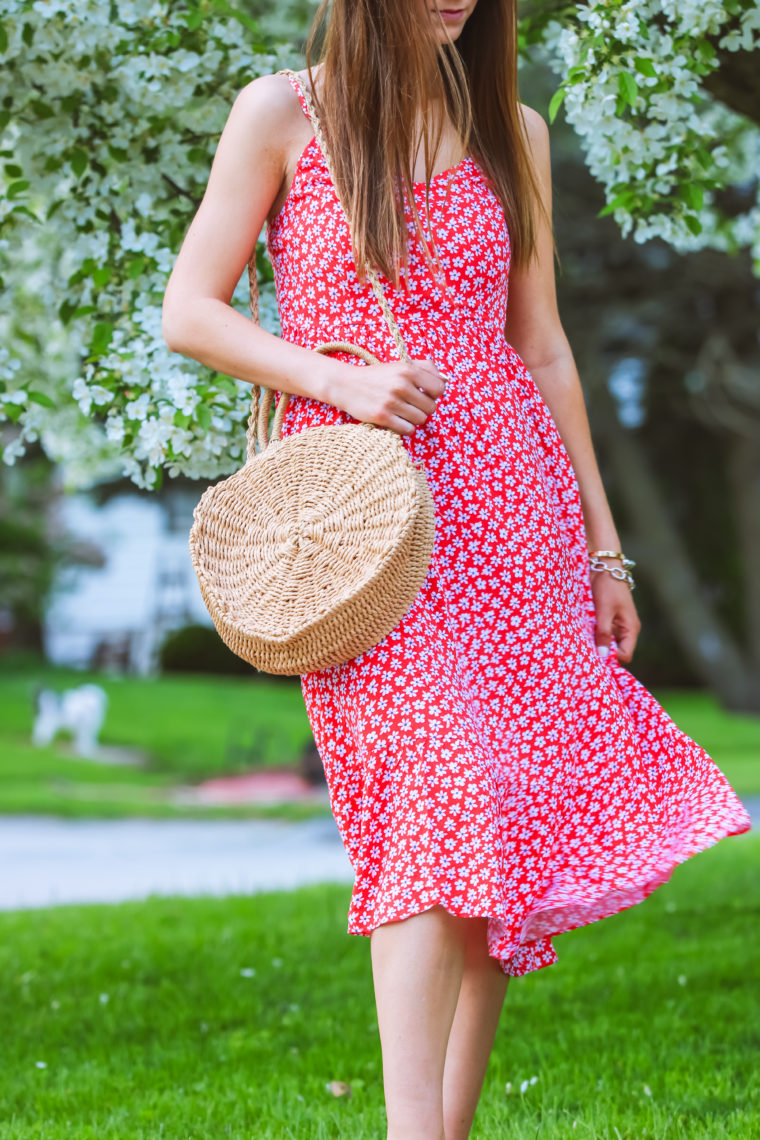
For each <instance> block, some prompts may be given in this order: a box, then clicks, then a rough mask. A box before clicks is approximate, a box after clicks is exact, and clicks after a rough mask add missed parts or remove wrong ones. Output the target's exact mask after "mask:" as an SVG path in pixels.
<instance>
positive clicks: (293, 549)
mask: <svg viewBox="0 0 760 1140" xmlns="http://www.w3.org/2000/svg"><path fill="white" fill-rule="evenodd" d="M309 106H310V104H309ZM310 110H311V111H312V114H313V108H311V106H310ZM315 119H316V116H314V117H313V119H312V121H313V122H315ZM315 130H316V131H317V137H318V139H319V142H320V145H322V146H324V140H323V139H322V137H321V132H319V130H318V124H317V123H316V122H315ZM248 271H249V280H250V284H251V311H252V314H253V317H254V319H256V318H257V315H258V296H257V291H256V268H255V258H251V262H250V264H249V267H248ZM368 273H369V277H370V281H371V282H372V285H373V288H374V289H375V292H376V294H377V296H378V300H379V301H380V304H381V306H382V309H383V313H384V315H385V317H386V320H387V321H388V324H389V328H390V330H391V333H392V335H393V338H394V341H395V342H396V345H397V347H398V349H399V352H400V353H401V355H402V356H403V358H404V359H407V360H408V359H409V356H408V353H407V352H406V348H405V346H404V343H403V340H402V339H401V335H400V333H399V331H398V326H397V325H396V322H395V320H394V319H393V315H392V313H391V312H390V309H389V308H388V305H387V301H386V299H385V297H384V295H383V293H382V287H381V285H380V281H379V279H378V277H377V274H376V273H374V271H373V270H369V271H368ZM316 351H317V352H325V353H326V352H338V351H339V352H347V353H351V354H353V355H355V356H358V357H360V358H361V359H362V360H363V361H364V362H365V363H367V364H377V363H378V361H377V359H376V358H375V357H374V356H371V355H370V354H369V353H368V352H366V351H365V350H364V349H363V348H360V347H358V346H356V345H351V344H346V343H342V342H341V343H330V344H323V345H320V346H319V347H318V348H317V350H316ZM272 395H273V394H272V391H271V389H268V388H267V389H263V391H262V392H261V394H260V392H259V389H257V388H255V389H254V398H253V405H252V410H251V417H250V420H249V423H248V458H247V461H246V463H245V465H244V466H243V467H242V468H241V469H240V470H239V471H237V472H236V473H235V474H234V475H231V476H230V477H229V478H228V479H224V480H223V481H222V482H220V483H217V484H216V485H215V486H213V487H209V488H208V490H207V491H206V492H205V493H204V495H203V497H202V498H201V500H200V502H199V503H198V505H197V507H196V508H195V512H194V518H195V522H194V524H193V528H192V530H191V532H190V552H191V556H192V560H193V566H194V567H195V572H196V574H197V576H198V582H199V584H200V589H201V593H202V595H203V600H204V602H205V603H206V606H207V607H208V610H209V613H210V614H211V617H212V619H213V621H214V625H215V626H216V628H217V630H218V632H219V634H220V636H221V638H222V640H223V641H224V642H225V643H226V644H227V645H228V646H229V647H230V649H232V650H233V651H234V652H235V653H236V654H238V656H239V657H242V658H243V659H244V660H246V661H248V662H249V663H250V664H251V665H254V666H255V667H256V668H257V669H260V670H262V671H263V672H265V673H280V674H299V673H312V672H315V671H316V670H318V669H326V668H328V667H329V666H332V665H339V664H341V663H342V662H344V661H348V660H350V659H351V658H353V657H356V656H358V654H360V653H363V652H364V651H365V650H367V649H370V648H371V647H372V646H373V645H376V644H377V642H378V641H380V640H381V639H382V638H383V637H385V636H386V634H388V633H390V631H391V630H392V629H393V628H394V627H395V626H396V625H397V624H398V622H399V621H400V620H401V618H402V617H403V616H404V614H406V612H407V611H408V609H409V607H410V606H411V604H412V602H413V601H414V599H415V598H416V596H417V594H418V592H419V589H420V587H421V585H422V582H423V580H424V578H425V575H426V573H427V568H428V564H429V562H430V555H431V552H432V547H433V539H434V514H433V501H432V496H431V494H430V488H429V486H428V483H427V479H426V477H425V472H424V470H423V469H422V467H419V468H418V467H416V466H415V465H414V464H413V463H412V461H411V459H410V458H409V455H408V453H407V451H406V448H405V447H404V445H403V443H402V441H401V437H400V436H399V435H397V434H396V433H395V432H392V431H390V430H386V429H383V428H376V427H374V426H373V425H371V424H337V425H336V424H333V425H327V426H324V427H311V428H307V429H306V430H304V431H302V432H299V433H296V434H295V435H291V436H288V437H286V438H285V439H283V438H282V437H281V429H282V423H283V418H284V415H285V410H286V408H287V403H288V396H287V394H286V393H283V394H282V395H281V396H280V399H279V402H278V404H277V409H276V413H275V416H274V422H273V425H272V432H271V438H268V422H269V414H270V409H271V404H272ZM257 436H258V444H259V450H258V452H257V451H256V448H255V442H256V437H257Z"/></svg>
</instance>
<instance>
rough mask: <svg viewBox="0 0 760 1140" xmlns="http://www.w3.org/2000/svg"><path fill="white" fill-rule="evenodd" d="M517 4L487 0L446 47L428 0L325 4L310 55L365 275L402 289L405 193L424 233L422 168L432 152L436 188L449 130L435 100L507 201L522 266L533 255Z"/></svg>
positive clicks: (532, 178)
mask: <svg viewBox="0 0 760 1140" xmlns="http://www.w3.org/2000/svg"><path fill="white" fill-rule="evenodd" d="M516 9H517V3H516V0H479V2H478V4H477V5H476V7H475V9H474V11H473V12H472V14H471V16H470V18H469V20H468V21H467V23H466V24H465V27H464V29H463V30H462V33H461V35H460V37H459V39H458V40H457V41H455V42H454V43H453V44H452V43H446V44H444V45H442V46H441V45H439V44H437V43H436V41H435V39H434V37H433V36H432V34H431V28H430V16H429V12H428V7H427V3H426V0H322V3H321V4H320V7H319V9H318V11H317V14H316V17H315V20H314V25H313V27H312V30H311V34H310V36H309V41H308V44H307V47H306V59H307V64H308V69H309V77H310V80H311V86H312V90H313V91H314V98H315V102H316V104H317V109H318V111H319V113H320V117H321V120H322V123H323V126H324V130H325V133H326V135H327V138H328V142H329V146H330V152H331V158H332V164H333V169H334V173H335V180H336V183H337V189H338V192H339V194H340V197H341V199H342V201H343V202H344V204H345V206H346V209H347V212H348V216H349V218H350V219H351V231H352V240H353V245H354V255H355V258H356V264H357V268H358V270H359V272H360V274H362V275H363V269H364V265H365V263H366V262H368V261H369V262H370V264H372V265H375V266H377V267H378V268H380V269H382V271H383V272H384V273H385V274H386V276H387V277H389V278H390V279H391V280H392V281H394V282H396V283H397V284H398V282H399V280H400V278H401V277H402V276H403V269H404V267H405V266H406V264H407V228H406V221H405V217H404V200H405V199H406V201H407V202H409V203H410V204H411V206H412V209H413V212H414V217H415V222H416V225H417V229H418V232H419V234H420V237H423V235H422V225H421V221H420V216H419V212H418V208H417V203H416V201H415V198H414V180H413V165H414V160H415V149H416V148H417V147H421V148H422V153H423V155H424V159H425V178H426V182H427V183H428V184H429V182H430V179H431V176H432V173H433V163H434V161H435V158H436V154H437V150H438V145H439V143H440V140H441V137H442V132H443V128H444V123H443V121H442V118H441V116H440V114H435V113H434V110H433V109H434V107H435V106H439V107H440V106H443V107H445V108H446V111H447V113H448V117H449V118H450V120H451V122H452V123H453V126H454V128H455V130H456V132H457V135H458V136H459V139H460V142H461V146H462V151H463V153H469V154H472V156H473V157H474V158H475V159H476V161H477V162H478V163H479V165H480V167H481V168H482V170H483V172H484V174H485V175H486V177H487V178H488V179H489V181H490V183H491V186H492V187H493V190H494V192H495V193H496V195H497V197H498V198H499V200H500V202H501V204H502V207H503V209H504V216H505V219H506V222H507V226H508V228H509V234H510V242H511V247H512V258H513V263H514V264H515V265H517V266H523V265H527V264H528V263H529V262H530V260H531V258H532V257H533V255H534V252H535V248H536V208H537V206H538V205H539V203H540V198H539V191H538V183H537V178H536V174H535V171H534V166H533V162H532V159H531V156H530V149H529V143H528V140H527V137H526V133H525V125H524V123H523V118H522V114H521V111H520V105H519V97H518V91H517V11H516ZM318 43H319V44H320V46H321V50H320V51H319V52H318V54H319V57H320V59H321V64H322V66H321V68H320V76H319V85H318V89H316V90H315V84H314V76H313V74H312V66H313V61H314V56H315V54H316V53H315V49H316V45H317V44H318ZM420 122H421V123H422V130H421V137H420V134H419V131H420V128H419V123H420ZM426 210H427V196H426ZM423 243H424V244H425V248H426V249H428V250H429V243H426V242H425V241H424V238H423Z"/></svg>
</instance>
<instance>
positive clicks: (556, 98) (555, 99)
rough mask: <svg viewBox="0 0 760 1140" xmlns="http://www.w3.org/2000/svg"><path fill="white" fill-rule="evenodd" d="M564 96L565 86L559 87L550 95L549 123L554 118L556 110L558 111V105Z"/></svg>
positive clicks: (559, 105)
mask: <svg viewBox="0 0 760 1140" xmlns="http://www.w3.org/2000/svg"><path fill="white" fill-rule="evenodd" d="M564 98H565V88H564V87H559V88H558V89H557V90H556V91H555V92H554V94H553V95H552V97H551V102H550V103H549V122H550V123H553V122H554V120H555V119H556V117H557V112H558V111H559V109H560V107H561V106H562V101H563V99H564Z"/></svg>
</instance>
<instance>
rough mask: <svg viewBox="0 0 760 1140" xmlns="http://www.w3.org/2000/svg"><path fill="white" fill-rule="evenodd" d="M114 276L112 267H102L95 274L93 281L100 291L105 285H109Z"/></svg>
mask: <svg viewBox="0 0 760 1140" xmlns="http://www.w3.org/2000/svg"><path fill="white" fill-rule="evenodd" d="M112 276H113V270H112V269H111V266H110V265H101V266H100V268H99V269H96V270H95V272H94V273H93V275H92V280H93V282H94V284H95V285H96V286H97V287H98V289H102V288H103V286H104V285H107V284H108V282H109V281H110V280H111V277H112Z"/></svg>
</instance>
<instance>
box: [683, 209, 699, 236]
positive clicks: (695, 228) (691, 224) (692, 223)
mask: <svg viewBox="0 0 760 1140" xmlns="http://www.w3.org/2000/svg"><path fill="white" fill-rule="evenodd" d="M683 220H684V221H685V222H686V225H687V226H688V228H689V229H690V230H691V232H692V233H693V234H694V235H695V236H698V235H699V234H701V233H702V223H701V222H700V220H699V218H695V217H694V215H693V214H686V215H685V216H684V219H683Z"/></svg>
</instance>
